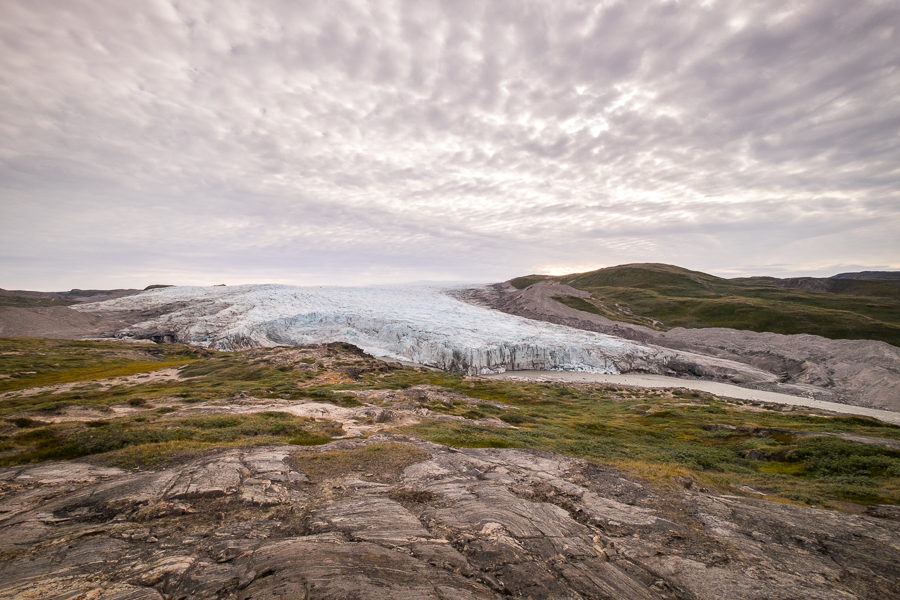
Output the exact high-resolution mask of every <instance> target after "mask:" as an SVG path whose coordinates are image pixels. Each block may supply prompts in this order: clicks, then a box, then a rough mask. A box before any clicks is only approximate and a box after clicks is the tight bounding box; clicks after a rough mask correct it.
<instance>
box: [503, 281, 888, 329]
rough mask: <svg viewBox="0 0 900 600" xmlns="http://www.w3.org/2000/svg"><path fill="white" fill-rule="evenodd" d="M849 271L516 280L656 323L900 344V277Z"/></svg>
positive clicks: (628, 318) (582, 306)
mask: <svg viewBox="0 0 900 600" xmlns="http://www.w3.org/2000/svg"><path fill="white" fill-rule="evenodd" d="M850 275H852V276H850V277H843V276H835V277H828V278H813V277H802V278H793V279H776V278H774V277H745V278H736V279H723V278H721V277H715V276H713V275H709V274H707V273H701V272H699V271H691V270H688V269H683V268H681V267H676V266H672V265H663V264H632V265H621V266H618V267H609V268H606V269H599V270H596V271H590V272H587V273H577V274H572V275H563V276H559V277H551V276H547V275H528V276H525V277H518V278H516V279H513V280H511V281H510V283H511V284H512V285H513V286H514V287H516V288H518V289H524V288H527V287H529V286H531V285H534V284H535V283H538V282H541V281H548V282H557V283H562V284H566V285H569V286H571V287H574V288H576V289H578V290H582V291H585V292H588V293H590V297H588V298H578V297H575V296H570V295H566V294H561V295H559V296H557V297H556V300H558V301H560V302H562V303H563V304H566V305H567V306H570V307H571V308H574V309H577V310H581V311H585V312H589V313H594V314H599V315H603V316H605V317H607V318H610V319H612V320H615V321H624V322H628V323H634V324H638V325H645V326H647V327H652V328H654V329H670V328H673V327H731V328H734V329H746V330H750V331H769V332H773V333H784V334H795V333H811V334H815V335H820V336H823V337H827V338H832V339H872V340H881V341H883V342H887V343H889V344H893V345H895V346H900V278H898V277H876V276H877V275H879V274H878V273H874V274H866V273H859V274H850Z"/></svg>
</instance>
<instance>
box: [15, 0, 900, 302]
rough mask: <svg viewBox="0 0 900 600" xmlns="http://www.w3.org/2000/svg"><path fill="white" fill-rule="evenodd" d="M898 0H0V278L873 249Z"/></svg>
mask: <svg viewBox="0 0 900 600" xmlns="http://www.w3.org/2000/svg"><path fill="white" fill-rule="evenodd" d="M898 232H900V3H898V2H896V0H885V1H874V0H872V1H866V0H854V1H853V2H848V1H846V0H810V1H799V2H798V1H793V2H792V1H788V0H775V1H771V2H766V1H748V0H734V1H726V0H721V1H707V2H689V1H680V2H674V1H666V2H651V1H646V2H645V1H636V0H629V1H623V2H617V1H608V2H564V1H560V0H548V1H546V2H540V1H528V0H509V1H507V0H484V1H469V0H448V1H446V2H432V1H429V0H409V1H405V0H404V1H399V0H398V1H387V0H385V1H373V2H356V1H346V2H345V1H342V0H328V1H321V2H314V1H293V0H291V1H287V0H285V1H283V2H277V1H263V0H260V1H248V2H231V1H226V0H179V1H171V0H141V1H139V2H121V1H119V0H86V1H80V0H67V1H66V2H59V1H57V0H49V1H45V0H19V1H16V0H0V287H3V288H6V289H38V290H65V289H70V288H73V287H79V288H111V287H143V286H145V285H148V284H153V283H169V284H197V285H209V284H215V283H227V284H238V283H262V282H274V283H289V284H298V285H325V284H336V285H366V284H373V283H399V282H409V281H455V282H491V281H501V280H505V279H508V278H511V277H514V276H518V275H523V274H528V273H551V274H562V273H567V272H576V271H585V270H590V269H595V268H600V267H604V266H612V265H616V264H623V263H631V262H663V263H669V264H677V265H680V266H684V267H687V268H691V269H696V270H701V271H706V272H710V273H714V274H717V275H721V276H729V277H730V276H742V275H763V274H766V275H775V276H791V275H831V274H834V273H837V272H842V271H852V270H862V269H900V233H898Z"/></svg>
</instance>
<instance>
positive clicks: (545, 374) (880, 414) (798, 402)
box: [484, 371, 900, 425]
mask: <svg viewBox="0 0 900 600" xmlns="http://www.w3.org/2000/svg"><path fill="white" fill-rule="evenodd" d="M484 377H487V378H490V379H509V380H512V381H559V382H566V383H571V382H579V383H608V384H612V385H627V386H634V387H642V388H684V389H688V390H696V391H698V392H709V393H710V394H715V395H716V396H724V397H726V398H737V399H738V400H752V401H756V402H770V403H773V404H784V405H789V406H802V407H805V408H815V409H818V410H829V411H832V412H837V413H843V414H848V415H860V416H864V417H872V418H873V419H879V420H881V421H884V422H886V423H893V424H894V425H900V413H896V412H893V411H889V410H879V409H876V408H866V407H863V406H852V405H848V404H839V403H837V402H825V401H823V400H814V399H812V398H803V397H801V396H791V395H789V394H781V393H778V392H769V391H765V390H752V389H749V388H743V387H740V386H737V385H731V384H728V383H720V382H718V381H702V380H692V379H679V378H677V377H666V376H665V375H647V374H642V373H631V374H623V375H610V374H605V373H576V372H569V371H509V372H506V373H500V374H497V375H485V376H484Z"/></svg>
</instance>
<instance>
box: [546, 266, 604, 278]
mask: <svg viewBox="0 0 900 600" xmlns="http://www.w3.org/2000/svg"><path fill="white" fill-rule="evenodd" d="M599 268H600V267H598V266H597V265H552V266H546V267H541V268H540V269H539V270H538V273H540V274H541V275H552V276H554V277H558V276H559V275H569V274H571V273H584V272H586V271H593V270H594V269H599Z"/></svg>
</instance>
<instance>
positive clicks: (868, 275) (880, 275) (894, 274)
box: [831, 271, 900, 279]
mask: <svg viewBox="0 0 900 600" xmlns="http://www.w3.org/2000/svg"><path fill="white" fill-rule="evenodd" d="M831 279H900V271H859V272H858V273H838V274H837V275H832V276H831Z"/></svg>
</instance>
